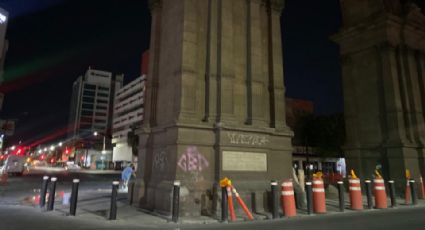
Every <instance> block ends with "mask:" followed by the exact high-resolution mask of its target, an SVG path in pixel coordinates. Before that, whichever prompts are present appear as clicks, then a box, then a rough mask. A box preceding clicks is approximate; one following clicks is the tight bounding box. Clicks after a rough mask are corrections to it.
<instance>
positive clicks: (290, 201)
mask: <svg viewBox="0 0 425 230" xmlns="http://www.w3.org/2000/svg"><path fill="white" fill-rule="evenodd" d="M281 188H282V196H281V200H282V211H283V214H284V215H285V216H286V217H292V216H296V215H297V209H296V207H295V196H294V187H293V184H292V181H290V180H286V181H284V182H283V183H282V185H281Z"/></svg>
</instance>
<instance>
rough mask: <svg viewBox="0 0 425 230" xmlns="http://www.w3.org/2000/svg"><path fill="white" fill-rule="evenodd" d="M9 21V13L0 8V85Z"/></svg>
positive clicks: (6, 47)
mask: <svg viewBox="0 0 425 230" xmlns="http://www.w3.org/2000/svg"><path fill="white" fill-rule="evenodd" d="M8 21H9V13H8V12H7V11H5V10H4V9H2V8H0V84H1V83H2V82H3V81H4V79H3V73H4V61H5V59H6V52H7V49H8V41H7V40H6V31H7V24H8Z"/></svg>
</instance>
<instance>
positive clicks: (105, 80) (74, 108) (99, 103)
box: [69, 68, 124, 165]
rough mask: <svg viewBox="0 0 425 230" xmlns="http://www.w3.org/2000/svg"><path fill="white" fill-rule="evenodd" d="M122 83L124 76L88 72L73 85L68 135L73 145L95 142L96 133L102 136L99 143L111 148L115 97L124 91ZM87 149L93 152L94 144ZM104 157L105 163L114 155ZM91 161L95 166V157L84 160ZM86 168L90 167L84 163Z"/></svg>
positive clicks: (98, 71)
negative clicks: (121, 90)
mask: <svg viewBox="0 0 425 230" xmlns="http://www.w3.org/2000/svg"><path fill="white" fill-rule="evenodd" d="M123 79H124V76H123V75H115V76H114V75H113V74H112V73H110V72H107V71H102V70H94V69H91V68H89V69H88V70H87V71H86V73H85V75H84V76H80V77H79V78H78V79H77V80H76V81H75V82H74V85H73V92H72V100H71V109H70V110H71V112H70V119H69V135H70V137H71V138H72V140H73V141H74V142H79V141H81V140H83V143H84V140H93V139H94V138H93V133H94V132H97V133H99V134H100V135H99V138H96V140H98V141H101V140H103V142H104V143H103V146H105V145H106V146H110V143H111V127H112V115H113V101H114V95H115V92H117V91H118V90H119V89H120V88H121V87H122V85H123ZM105 141H106V143H105ZM85 147H87V148H92V147H93V143H91V142H88V143H86V145H85ZM108 149H110V148H107V149H106V150H108ZM103 150H105V147H104V149H103ZM105 152H106V153H107V154H105ZM103 153H104V155H103V157H102V161H104V160H105V161H108V160H110V159H111V157H112V156H111V151H104V152H103ZM88 157H90V158H91V161H92V162H93V161H94V160H95V159H94V158H93V157H94V156H85V158H88ZM96 159H97V157H96ZM85 164H86V165H87V164H90V163H87V160H85Z"/></svg>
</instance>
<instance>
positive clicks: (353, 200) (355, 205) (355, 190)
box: [348, 178, 363, 210]
mask: <svg viewBox="0 0 425 230" xmlns="http://www.w3.org/2000/svg"><path fill="white" fill-rule="evenodd" d="M348 183H349V188H348V190H349V191H350V204H351V209H353V210H362V209H363V199H362V189H361V184H360V179H359V178H351V179H349V180H348Z"/></svg>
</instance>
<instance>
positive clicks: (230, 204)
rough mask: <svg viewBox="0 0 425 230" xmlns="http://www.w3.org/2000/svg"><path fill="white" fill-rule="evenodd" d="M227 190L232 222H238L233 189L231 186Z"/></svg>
mask: <svg viewBox="0 0 425 230" xmlns="http://www.w3.org/2000/svg"><path fill="white" fill-rule="evenodd" d="M226 190H227V204H228V206H229V213H230V220H231V221H235V220H236V214H235V208H234V207H233V197H232V189H231V188H230V186H226Z"/></svg>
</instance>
